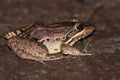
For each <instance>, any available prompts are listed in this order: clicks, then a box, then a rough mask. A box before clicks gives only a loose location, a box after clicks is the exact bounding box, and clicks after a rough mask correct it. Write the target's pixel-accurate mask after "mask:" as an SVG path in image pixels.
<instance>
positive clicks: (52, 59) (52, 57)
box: [42, 55, 65, 61]
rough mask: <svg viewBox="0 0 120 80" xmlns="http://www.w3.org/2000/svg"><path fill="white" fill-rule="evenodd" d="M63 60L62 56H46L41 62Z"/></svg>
mask: <svg viewBox="0 0 120 80" xmlns="http://www.w3.org/2000/svg"><path fill="white" fill-rule="evenodd" d="M63 58H65V57H64V56H63V55H62V56H47V57H45V58H43V59H42V60H43V61H55V60H59V59H63Z"/></svg>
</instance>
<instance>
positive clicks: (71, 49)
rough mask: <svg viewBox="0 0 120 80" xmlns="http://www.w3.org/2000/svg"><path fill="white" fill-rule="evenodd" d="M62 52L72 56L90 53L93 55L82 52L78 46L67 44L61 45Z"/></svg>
mask: <svg viewBox="0 0 120 80" xmlns="http://www.w3.org/2000/svg"><path fill="white" fill-rule="evenodd" d="M61 50H62V53H63V54H66V55H72V56H79V55H80V56H88V55H92V54H84V53H82V52H80V51H79V50H78V49H77V48H75V47H73V46H69V45H66V44H63V45H62V47H61Z"/></svg>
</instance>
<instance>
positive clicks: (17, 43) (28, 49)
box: [8, 37, 62, 62]
mask: <svg viewBox="0 0 120 80" xmlns="http://www.w3.org/2000/svg"><path fill="white" fill-rule="evenodd" d="M8 46H9V47H10V48H12V49H13V51H14V52H15V53H16V54H17V55H18V56H19V57H20V58H24V59H30V60H35V61H39V62H43V61H50V60H58V59H61V58H62V56H61V57H53V56H48V54H49V53H48V50H47V48H46V46H44V45H43V44H42V43H37V42H35V41H30V40H28V39H25V38H21V37H12V38H11V39H9V40H8Z"/></svg>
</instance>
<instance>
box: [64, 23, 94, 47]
mask: <svg viewBox="0 0 120 80" xmlns="http://www.w3.org/2000/svg"><path fill="white" fill-rule="evenodd" d="M94 30H95V28H94V27H93V26H91V25H84V24H81V23H76V24H75V26H74V29H73V30H72V31H70V32H69V33H68V34H67V38H66V39H67V40H66V41H65V44H68V45H70V46H72V45H73V44H74V43H76V42H77V41H79V40H80V39H83V38H85V37H87V36H88V35H90V34H91V33H92V32H93V31H94Z"/></svg>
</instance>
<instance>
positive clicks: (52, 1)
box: [0, 0, 120, 80]
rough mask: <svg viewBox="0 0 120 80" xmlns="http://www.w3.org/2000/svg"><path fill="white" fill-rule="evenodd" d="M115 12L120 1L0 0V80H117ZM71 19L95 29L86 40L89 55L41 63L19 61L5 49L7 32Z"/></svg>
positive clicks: (119, 44)
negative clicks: (35, 23)
mask: <svg viewBox="0 0 120 80" xmlns="http://www.w3.org/2000/svg"><path fill="white" fill-rule="evenodd" d="M119 9H120V0H109V1H108V0H59V1H58V0H0V80H120V10H119ZM74 17H77V18H78V19H79V20H80V21H82V22H87V23H91V24H93V25H94V26H95V28H96V31H95V32H94V33H93V34H92V35H91V36H90V37H88V38H87V39H88V40H89V39H91V41H90V44H89V46H88V48H87V51H88V53H91V54H93V55H92V56H84V57H76V58H67V59H62V60H57V61H50V62H45V64H42V63H39V62H36V61H31V60H24V59H20V58H18V57H17V56H16V55H15V54H13V52H12V51H11V49H9V48H8V47H7V40H5V39H4V36H5V34H6V33H7V32H8V31H11V30H15V29H17V28H20V27H22V26H25V25H28V24H31V23H33V22H35V21H41V22H45V23H51V22H60V21H68V20H70V19H71V18H74ZM82 42H83V41H82ZM75 46H76V47H78V48H79V47H81V46H82V45H81V42H78V43H76V45H75Z"/></svg>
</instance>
